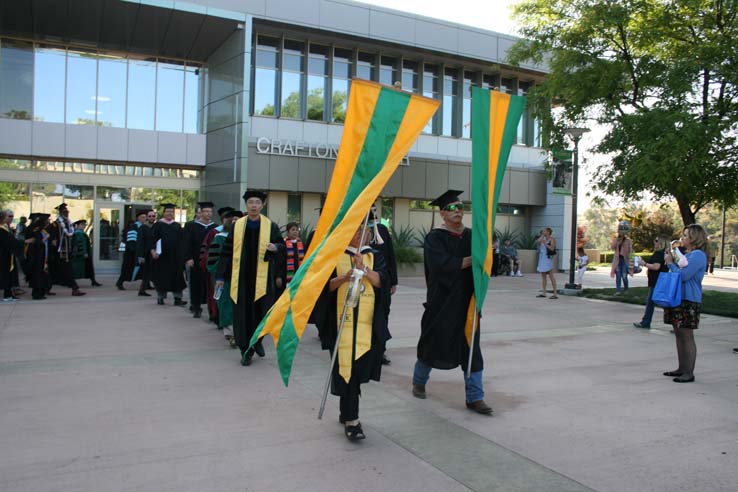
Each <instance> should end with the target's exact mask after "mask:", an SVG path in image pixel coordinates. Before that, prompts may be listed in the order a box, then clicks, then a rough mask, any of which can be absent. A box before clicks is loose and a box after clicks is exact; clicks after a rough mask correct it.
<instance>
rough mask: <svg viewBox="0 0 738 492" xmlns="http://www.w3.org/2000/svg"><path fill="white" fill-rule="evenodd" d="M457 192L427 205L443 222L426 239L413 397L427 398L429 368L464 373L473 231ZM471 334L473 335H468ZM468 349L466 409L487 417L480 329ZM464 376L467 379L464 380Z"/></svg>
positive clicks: (454, 191)
mask: <svg viewBox="0 0 738 492" xmlns="http://www.w3.org/2000/svg"><path fill="white" fill-rule="evenodd" d="M461 193H462V192H461V191H459V190H448V191H447V192H445V193H444V194H442V195H441V196H439V197H438V198H436V199H435V200H433V201H432V202H431V205H432V206H436V207H439V208H440V209H441V219H442V220H443V223H442V224H441V225H440V226H439V227H437V228H435V229H432V230H431V231H430V232H429V233H428V235H427V236H426V237H425V243H424V245H423V250H424V256H425V260H424V261H425V282H426V285H427V287H428V293H427V296H426V302H425V312H424V313H423V318H422V319H421V322H420V330H421V333H420V339H419V340H418V360H417V361H416V363H415V370H414V373H413V396H415V397H416V398H420V399H425V398H426V392H425V385H426V383H427V382H428V378H429V376H430V372H431V369H433V368H435V369H444V370H448V369H454V368H455V367H459V366H461V370H462V371H465V370H466V364H467V361H468V360H469V345H470V344H469V342H468V341H467V335H466V326H467V325H469V326H471V318H469V319H467V318H468V317H469V311H470V307H469V304H470V302H471V298H472V294H473V293H474V280H473V277H472V270H471V268H470V267H471V229H467V228H466V227H465V226H464V223H463V218H464V204H463V203H462V202H461V201H460V200H459V195H460V194H461ZM469 336H471V332H470V334H469ZM471 346H472V367H471V375H470V377H469V378H467V379H465V383H466V407H467V408H468V409H469V410H472V411H474V412H477V413H481V414H484V415H490V414H491V413H492V408H491V407H490V406H489V405H487V404H486V403H485V401H484V384H483V383H482V369H483V365H484V362H483V360H482V351H481V349H480V347H479V329H477V331H476V333H475V335H474V340H473V341H472V343H471ZM465 378H466V376H465Z"/></svg>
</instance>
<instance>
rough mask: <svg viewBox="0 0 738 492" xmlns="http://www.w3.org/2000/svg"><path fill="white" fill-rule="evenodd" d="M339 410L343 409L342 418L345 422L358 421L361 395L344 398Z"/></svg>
mask: <svg viewBox="0 0 738 492" xmlns="http://www.w3.org/2000/svg"><path fill="white" fill-rule="evenodd" d="M339 408H340V409H341V418H342V419H343V420H347V421H348V420H358V419H359V395H355V396H342V397H341V400H340V402H339Z"/></svg>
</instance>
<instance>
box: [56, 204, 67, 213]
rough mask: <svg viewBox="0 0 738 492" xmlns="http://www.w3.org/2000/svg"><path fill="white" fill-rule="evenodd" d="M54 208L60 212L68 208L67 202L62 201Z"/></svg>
mask: <svg viewBox="0 0 738 492" xmlns="http://www.w3.org/2000/svg"><path fill="white" fill-rule="evenodd" d="M54 210H58V211H59V212H61V211H63V210H67V204H66V203H60V204H59V205H57V206H56V207H54Z"/></svg>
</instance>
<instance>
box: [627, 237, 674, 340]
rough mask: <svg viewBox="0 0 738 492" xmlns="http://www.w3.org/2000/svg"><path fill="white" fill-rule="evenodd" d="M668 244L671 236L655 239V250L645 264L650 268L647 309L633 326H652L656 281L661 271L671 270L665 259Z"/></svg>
mask: <svg viewBox="0 0 738 492" xmlns="http://www.w3.org/2000/svg"><path fill="white" fill-rule="evenodd" d="M668 245H669V238H668V237H666V236H659V237H657V238H656V239H654V242H653V248H654V252H653V254H652V255H651V257H650V258H649V259H648V261H647V262H646V263H645V264H644V266H645V267H646V269H647V270H648V297H646V311H645V312H644V313H643V319H641V322H640V323H633V326H635V327H636V328H645V329H648V328H651V319H652V318H653V310H654V308H655V307H656V306H655V304H654V303H653V301H652V300H651V296H652V295H653V288H654V287H656V282H657V281H658V279H659V273H661V272H668V271H669V268H668V267H667V266H666V260H665V259H664V250H665V249H666V247H667V246H668Z"/></svg>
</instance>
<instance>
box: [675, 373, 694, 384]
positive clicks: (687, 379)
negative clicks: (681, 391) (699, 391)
mask: <svg viewBox="0 0 738 492" xmlns="http://www.w3.org/2000/svg"><path fill="white" fill-rule="evenodd" d="M672 381H674V382H675V383H693V382H694V376H685V375H681V376H679V377H676V378H674V379H672Z"/></svg>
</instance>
